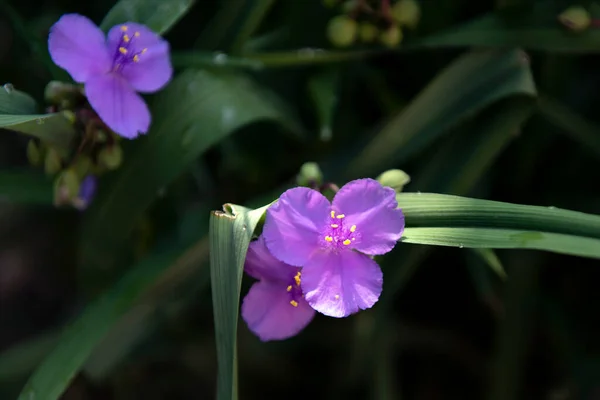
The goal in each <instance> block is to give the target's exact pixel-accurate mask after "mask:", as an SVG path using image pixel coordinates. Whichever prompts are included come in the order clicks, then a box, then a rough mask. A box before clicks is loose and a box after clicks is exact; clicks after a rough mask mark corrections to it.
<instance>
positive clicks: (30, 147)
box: [27, 140, 43, 167]
mask: <svg viewBox="0 0 600 400" xmlns="http://www.w3.org/2000/svg"><path fill="white" fill-rule="evenodd" d="M42 157H43V151H42V149H41V146H39V145H38V144H37V142H36V141H35V140H30V141H29V143H27V159H28V160H29V163H30V164H31V165H33V166H34V167H37V166H39V165H41V164H42Z"/></svg>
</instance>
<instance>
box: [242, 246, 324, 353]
mask: <svg viewBox="0 0 600 400" xmlns="http://www.w3.org/2000/svg"><path fill="white" fill-rule="evenodd" d="M244 270H245V271H246V273H247V274H248V275H250V276H252V277H254V278H256V279H258V280H259V281H258V282H256V283H255V284H254V285H252V287H251V288H250V290H249V291H248V294H247V295H246V297H245V298H244V302H243V304H242V318H244V320H245V321H246V323H247V324H248V327H249V328H250V330H251V331H252V332H254V333H255V334H256V335H257V336H258V337H259V338H260V339H261V340H262V341H265V342H266V341H269V340H282V339H287V338H289V337H292V336H294V335H296V334H297V333H298V332H300V331H301V330H302V329H304V327H306V325H308V323H309V322H310V321H311V320H312V318H313V317H314V315H315V310H313V309H312V308H311V307H310V306H309V305H308V303H307V302H306V300H304V298H303V296H302V291H301V289H300V282H301V276H302V274H301V272H300V268H295V267H292V266H290V265H287V264H284V263H282V262H281V261H279V260H277V259H275V257H273V256H272V255H271V253H269V251H268V250H267V247H266V246H265V242H264V239H263V237H262V236H261V237H259V238H258V240H256V241H254V242H252V243H250V246H249V247H248V253H247V254H246V263H245V265H244Z"/></svg>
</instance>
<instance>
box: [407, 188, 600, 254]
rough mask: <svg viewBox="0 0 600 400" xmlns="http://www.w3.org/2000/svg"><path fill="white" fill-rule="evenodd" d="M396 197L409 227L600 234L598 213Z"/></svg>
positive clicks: (455, 199) (425, 195)
mask: <svg viewBox="0 0 600 400" xmlns="http://www.w3.org/2000/svg"><path fill="white" fill-rule="evenodd" d="M396 199H397V200H398V204H399V206H400V208H402V211H403V212H404V215H405V217H406V225H407V226H409V227H435V228H441V227H452V228H458V227H465V228H498V229H513V230H527V231H540V232H551V233H562V234H570V235H578V236H582V237H590V238H600V216H599V215H593V214H586V213H582V212H578V211H571V210H564V209H560V208H555V207H540V206H530V205H521V204H512V203H503V202H498V201H491V200H480V199H472V198H468V197H459V196H451V195H444V194H433V193H399V194H398V195H396ZM481 247H485V246H481ZM488 247H491V246H488ZM599 250H600V249H599Z"/></svg>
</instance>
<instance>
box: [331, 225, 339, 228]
mask: <svg viewBox="0 0 600 400" xmlns="http://www.w3.org/2000/svg"><path fill="white" fill-rule="evenodd" d="M338 226H339V225H338V224H331V227H332V228H337V227H338Z"/></svg>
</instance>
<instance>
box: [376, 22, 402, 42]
mask: <svg viewBox="0 0 600 400" xmlns="http://www.w3.org/2000/svg"><path fill="white" fill-rule="evenodd" d="M379 41H380V42H381V43H382V44H383V45H384V46H387V47H396V46H398V44H400V42H401V41H402V31H401V30H400V28H398V26H397V25H392V26H390V27H389V28H388V29H387V30H385V31H383V32H382V33H381V34H380V35H379Z"/></svg>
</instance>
